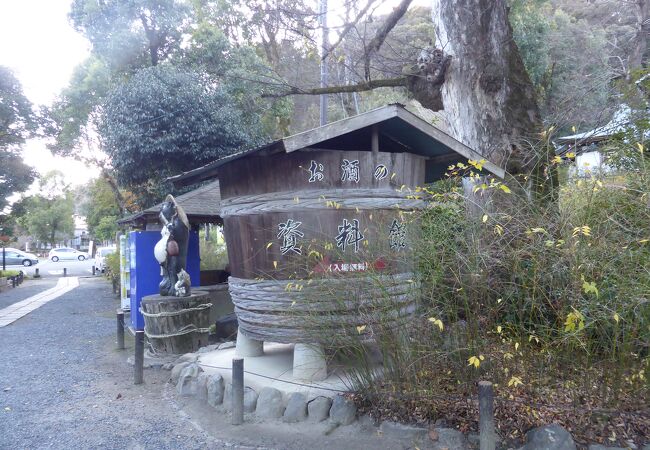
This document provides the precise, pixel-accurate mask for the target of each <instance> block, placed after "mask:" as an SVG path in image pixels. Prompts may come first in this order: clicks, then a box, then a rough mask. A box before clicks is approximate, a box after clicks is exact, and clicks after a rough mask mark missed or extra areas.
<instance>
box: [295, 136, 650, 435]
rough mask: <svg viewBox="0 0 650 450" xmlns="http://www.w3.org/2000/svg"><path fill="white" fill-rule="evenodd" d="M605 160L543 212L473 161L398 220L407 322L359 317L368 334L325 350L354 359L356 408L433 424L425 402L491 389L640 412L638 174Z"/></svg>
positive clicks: (646, 169) (644, 354) (643, 324)
mask: <svg viewBox="0 0 650 450" xmlns="http://www.w3.org/2000/svg"><path fill="white" fill-rule="evenodd" d="M617 151H618V152H619V154H618V155H617V156H618V157H621V154H622V158H620V159H622V160H624V161H625V162H626V166H627V169H626V170H625V171H624V172H619V173H617V174H616V175H610V176H604V175H602V174H599V175H595V174H594V175H593V176H589V177H587V178H576V179H569V180H567V181H565V182H564V183H563V184H562V186H561V188H560V189H559V192H556V193H554V198H557V201H553V202H547V203H544V202H539V201H534V200H531V199H530V198H529V196H527V195H526V194H525V192H524V191H523V189H521V188H520V187H519V186H516V183H515V182H513V181H507V182H503V181H499V180H495V179H492V180H491V179H489V178H488V179H485V178H479V177H478V176H476V175H475V174H474V173H472V172H475V169H476V166H477V165H478V166H480V162H478V163H474V166H475V167H474V168H471V167H465V166H462V167H461V166H456V167H453V168H452V170H451V172H452V176H450V177H449V178H448V179H446V180H445V181H443V182H439V183H437V184H436V185H433V186H427V187H424V188H422V189H419V190H418V195H425V196H427V197H428V198H429V199H430V200H431V203H430V206H429V207H428V208H426V209H425V210H423V211H422V212H421V213H419V214H416V215H411V216H410V217H411V220H412V223H411V224H410V225H409V227H411V228H413V227H416V226H417V227H419V229H420V230H421V232H420V233H419V234H418V236H417V238H415V239H417V241H416V242H414V243H413V245H412V247H413V249H414V254H413V255H412V256H413V257H414V258H415V261H416V267H417V270H416V272H417V281H418V282H419V286H420V288H421V297H420V300H419V304H418V309H417V311H416V312H415V314H413V315H412V316H411V317H410V318H409V319H408V321H407V322H404V323H402V324H401V326H399V327H396V326H395V322H394V321H393V320H390V319H391V318H389V317H386V318H381V317H379V318H377V317H373V318H366V317H364V315H363V314H359V315H358V319H357V324H356V325H357V326H358V327H361V328H363V327H364V324H365V323H371V322H372V324H373V325H372V327H369V329H367V330H365V329H364V333H358V336H356V335H355V333H354V332H353V333H345V334H344V336H343V337H344V338H345V339H338V340H336V339H333V340H332V347H333V349H332V351H333V352H334V353H338V354H341V355H345V356H346V358H347V359H351V360H354V361H356V364H355V365H354V366H353V367H352V368H351V372H350V380H351V383H352V387H353V388H355V389H356V390H358V391H359V392H360V393H361V396H362V397H363V398H364V399H365V401H366V402H367V404H368V405H372V406H373V407H374V408H375V409H376V410H381V411H384V412H385V413H386V415H388V416H391V415H392V416H393V417H400V416H402V417H407V418H411V419H416V420H417V419H418V418H422V419H431V418H435V417H436V416H437V414H438V413H440V412H442V411H438V409H441V410H442V409H443V408H447V410H448V409H449V408H450V406H449V404H448V403H444V402H435V401H431V399H435V398H436V397H435V396H436V395H443V396H444V395H449V396H458V397H462V396H464V395H465V396H467V395H473V394H474V392H475V383H476V382H477V381H478V380H479V379H489V380H491V381H493V382H494V383H496V385H497V391H498V393H499V395H500V396H501V397H503V398H516V397H518V396H519V397H525V398H533V399H537V400H539V401H541V402H547V403H553V402H558V403H562V402H564V403H568V404H571V405H573V406H576V407H585V408H586V407H587V406H588V407H589V408H614V409H616V408H621V409H635V408H637V409H638V408H643V407H644V405H645V407H647V404H648V401H649V399H650V381H649V379H650V376H649V371H650V163H649V161H648V160H649V157H648V152H647V150H645V148H644V146H643V145H642V144H640V143H639V144H637V143H636V142H635V141H629V140H628V141H626V142H621V143H619V144H618V148H617ZM550 164H554V165H561V164H566V161H561V160H560V159H556V160H554V161H552V162H550ZM467 176H469V177H470V178H471V179H472V180H473V186H474V187H473V191H474V192H473V193H474V195H473V196H471V197H473V198H475V199H478V201H476V202H474V203H472V204H470V203H469V202H468V196H467V195H466V187H467V183H465V184H466V186H465V189H464V188H463V183H462V180H461V178H462V177H467ZM483 200H485V201H483ZM330 295H331V296H332V298H340V297H342V296H343V297H344V296H345V295H346V294H345V293H341V292H340V290H339V291H337V292H331V293H330ZM373 302H374V307H373V309H372V313H373V314H376V312H377V311H390V310H391V308H390V304H386V305H384V306H381V302H388V300H387V299H382V298H381V296H378V297H377V298H374V299H373ZM305 320H312V321H315V322H318V320H319V317H318V316H313V317H311V318H309V319H305ZM369 336H370V337H371V340H372V343H371V344H369V343H368V337H369ZM369 346H370V347H374V349H375V350H374V352H369V351H368V348H369ZM377 354H380V355H381V357H382V359H383V364H382V365H380V366H378V365H377V363H376V361H375V359H376V355H377ZM378 374H380V375H381V376H378ZM414 399H416V400H417V401H415V400H414ZM423 399H429V401H425V402H423ZM418 402H419V403H418ZM447 412H448V411H447ZM530 420H531V421H532V422H530V423H533V422H534V421H535V420H536V419H535V418H531V419H530ZM587 421H588V420H587Z"/></svg>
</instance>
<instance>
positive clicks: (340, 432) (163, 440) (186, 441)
mask: <svg viewBox="0 0 650 450" xmlns="http://www.w3.org/2000/svg"><path fill="white" fill-rule="evenodd" d="M55 281H56V280H51V281H50V280H48V282H45V280H42V281H38V282H29V283H28V284H25V285H24V286H23V287H21V288H17V289H15V290H13V291H10V293H3V294H0V302H4V303H10V302H12V300H13V301H20V300H22V299H23V298H26V297H28V296H30V295H34V294H35V293H37V292H40V291H42V290H45V289H47V288H49V287H52V285H53V284H54V283H55ZM79 282H80V286H79V287H78V288H76V289H74V290H72V291H70V292H68V293H66V294H64V295H63V296H61V297H59V298H57V299H55V300H53V301H51V302H49V303H47V304H45V305H43V306H42V307H40V308H38V309H36V310H35V311H33V312H31V313H30V314H28V315H27V316H25V317H23V318H21V319H19V320H17V321H16V322H14V323H12V324H11V325H9V326H6V327H4V328H0V449H5V448H7V449H9V448H15V449H19V448H20V449H40V448H54V449H70V448H80V449H86V448H110V449H114V448H116V449H123V448H126V449H155V450H159V449H160V450H164V449H205V448H210V449H220V448H278V449H305V448H309V449H310V450H318V449H324V450H331V449H359V450H362V449H369V450H376V449H380V448H402V445H398V444H397V443H396V442H391V441H389V440H387V439H381V437H380V436H378V435H377V432H376V429H375V428H374V427H368V426H361V425H354V426H347V427H342V428H338V429H335V430H332V429H331V428H330V427H329V425H328V424H327V423H321V424H318V425H313V424H312V425H310V424H306V423H302V424H285V423H282V422H279V421H269V422H261V421H259V420H257V419H255V418H254V417H250V416H248V415H247V418H246V423H245V424H244V425H242V426H239V427H234V426H232V425H230V417H229V416H228V415H227V414H224V413H219V412H217V411H215V410H214V409H212V408H210V407H208V406H207V405H205V404H201V403H198V402H197V401H196V400H193V399H184V398H180V397H178V396H177V395H176V392H175V389H174V387H173V386H172V385H171V384H169V383H168V382H167V381H168V379H169V372H168V371H164V370H160V369H159V370H154V369H147V370H145V373H144V377H145V384H142V385H139V386H135V385H134V384H133V368H132V367H131V366H129V365H128V364H127V363H126V359H127V357H129V356H131V355H132V354H133V338H132V337H131V335H130V334H129V333H127V335H126V337H127V341H126V346H127V349H126V350H122V351H120V350H116V348H115V347H116V342H115V310H116V308H117V307H118V306H119V301H118V300H117V299H116V298H115V297H114V296H113V295H112V294H111V292H110V285H109V284H108V282H106V281H105V280H103V279H99V278H80V279H79ZM19 294H20V295H19ZM4 303H3V304H4Z"/></svg>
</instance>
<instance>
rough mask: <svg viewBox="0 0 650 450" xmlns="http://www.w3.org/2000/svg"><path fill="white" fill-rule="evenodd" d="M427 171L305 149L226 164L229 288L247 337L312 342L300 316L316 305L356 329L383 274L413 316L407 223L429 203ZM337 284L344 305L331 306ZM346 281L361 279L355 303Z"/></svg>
mask: <svg viewBox="0 0 650 450" xmlns="http://www.w3.org/2000/svg"><path fill="white" fill-rule="evenodd" d="M424 173H425V164H424V161H423V159H422V158H421V157H419V156H417V155H413V154H409V153H381V152H380V153H372V152H367V151H357V152H350V151H316V150H303V151H297V152H293V153H290V154H284V153H282V154H277V155H273V156H267V157H263V156H251V157H248V158H242V159H239V160H235V161H232V162H230V163H228V164H226V165H224V166H222V167H221V168H220V171H219V179H220V186H221V195H222V216H223V217H224V235H225V238H226V244H227V247H228V256H229V263H230V271H231V274H232V278H231V282H230V284H231V289H230V290H231V295H232V297H233V302H234V303H235V306H236V309H235V311H236V312H237V315H238V318H239V320H240V329H241V330H242V332H244V333H245V334H248V335H249V336H250V337H254V338H256V339H261V340H275V341H280V342H299V341H301V340H304V341H311V340H313V333H311V335H310V336H306V337H304V339H302V338H301V322H303V325H304V326H303V328H304V327H306V323H305V321H302V320H301V318H300V310H301V308H303V309H305V311H306V310H307V309H309V310H310V311H312V312H313V308H314V307H315V308H316V309H317V310H318V309H319V308H320V310H321V311H323V313H327V314H323V315H324V316H325V315H329V316H330V318H329V319H328V320H333V322H332V323H330V324H329V326H330V327H333V326H335V323H338V324H339V325H342V324H343V323H346V324H348V325H349V326H350V327H353V328H354V327H356V326H358V324H357V322H358V320H357V319H355V316H354V314H352V313H351V311H353V310H358V303H359V302H361V303H364V302H365V304H368V298H367V297H368V296H367V295H366V294H367V293H370V292H374V293H375V294H376V292H377V286H374V285H372V284H373V283H375V282H376V281H377V279H378V278H377V276H381V277H383V279H384V281H383V282H384V283H387V284H388V285H390V286H392V288H391V292H392V294H390V295H394V296H395V306H396V313H399V312H400V311H402V312H404V311H406V310H412V303H413V302H412V301H411V300H412V296H407V295H405V292H406V291H407V290H410V285H409V283H412V282H413V280H412V274H411V271H412V267H411V265H412V259H411V258H410V257H409V255H410V253H411V250H412V249H411V245H412V237H413V236H412V235H411V232H412V231H411V229H410V228H413V227H411V226H409V222H410V220H411V217H410V212H411V211H413V210H414V209H418V208H420V207H422V206H423V202H422V200H420V199H419V198H417V195H416V194H415V187H416V186H419V185H422V184H423V183H424ZM334 278H336V279H337V280H338V281H337V282H336V283H332V282H330V283H329V285H328V286H329V287H330V288H332V289H331V290H335V291H336V292H337V297H338V298H336V299H333V298H331V299H329V300H328V298H327V297H328V295H327V294H325V295H324V296H323V295H322V293H323V292H325V293H327V291H328V290H327V286H326V285H324V284H323V282H327V280H332V279H334ZM346 278H350V279H354V286H355V294H354V296H355V299H352V294H350V298H349V299H346V298H345V297H346V295H347V294H345V286H346V282H345V279H346ZM366 279H367V281H364V280H366ZM309 280H312V281H314V283H312V281H309ZM317 280H318V282H316V281H317ZM396 280H397V281H396ZM347 284H349V283H347ZM317 286H318V287H317ZM334 286H336V287H334ZM407 288H408V289H407ZM292 289H295V290H297V292H293V293H292V292H291V290H292ZM316 290H318V293H317V292H316ZM256 292H257V293H259V292H264V293H265V294H264V295H262V296H258V295H257V294H256ZM341 293H343V295H338V294H341ZM364 293H365V294H364ZM307 297H309V300H308V299H307ZM317 297H318V298H317ZM330 297H332V295H330ZM364 298H365V300H364ZM328 301H329V304H328ZM269 302H270V303H269ZM308 303H309V304H308ZM316 303H317V305H316ZM355 305H356V306H355ZM346 310H347V311H346ZM337 317H338V319H336V318H337ZM364 320H365V322H368V318H365V319H364Z"/></svg>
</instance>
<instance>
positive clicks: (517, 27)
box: [509, 0, 614, 131]
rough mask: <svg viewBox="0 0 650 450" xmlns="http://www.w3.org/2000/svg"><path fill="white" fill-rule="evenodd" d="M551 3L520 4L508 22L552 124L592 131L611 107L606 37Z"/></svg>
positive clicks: (527, 1)
mask: <svg viewBox="0 0 650 450" xmlns="http://www.w3.org/2000/svg"><path fill="white" fill-rule="evenodd" d="M573 14H576V13H575V12H573V13H572V12H568V11H567V10H566V9H564V8H562V7H561V6H556V5H554V4H553V2H551V1H540V0H519V1H515V2H513V4H512V7H511V10H510V14H509V18H510V23H511V24H512V28H513V36H514V38H515V41H516V42H517V46H518V47H519V51H520V53H521V55H522V59H523V60H524V64H525V66H526V69H527V71H528V73H529V75H530V77H531V80H532V81H533V84H534V85H535V87H536V90H537V94H538V98H537V101H538V104H539V106H540V109H541V111H542V116H543V117H544V120H545V121H546V122H547V123H550V124H559V125H560V127H561V129H562V130H563V131H568V130H569V129H570V128H571V126H573V125H578V126H580V125H584V126H586V127H593V126H596V125H598V124H599V122H600V121H601V120H602V118H601V114H602V112H603V109H604V108H607V106H608V105H609V104H610V101H611V96H612V91H611V84H610V82H611V80H612V78H614V70H613V68H612V67H610V65H609V59H608V55H610V54H611V49H610V48H608V45H609V44H608V41H607V31H606V29H605V28H604V27H602V26H594V25H592V24H591V23H589V22H588V21H587V20H586V19H584V18H579V17H576V16H575V15H573Z"/></svg>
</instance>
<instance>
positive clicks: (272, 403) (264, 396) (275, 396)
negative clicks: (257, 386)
mask: <svg viewBox="0 0 650 450" xmlns="http://www.w3.org/2000/svg"><path fill="white" fill-rule="evenodd" d="M256 413H257V415H258V416H259V417H261V418H264V419H279V418H280V417H282V414H283V413H284V404H283V402H282V392H280V391H278V390H277V389H274V388H272V387H268V386H267V387H265V388H262V390H261V391H260V395H259V397H258V399H257V409H256Z"/></svg>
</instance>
